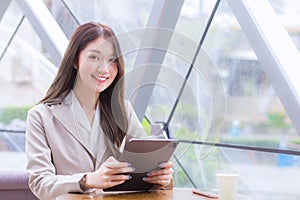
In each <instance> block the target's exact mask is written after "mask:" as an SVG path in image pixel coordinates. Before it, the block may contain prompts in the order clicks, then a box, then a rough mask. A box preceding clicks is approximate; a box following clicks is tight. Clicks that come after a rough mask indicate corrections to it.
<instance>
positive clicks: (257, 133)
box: [161, 1, 300, 200]
mask: <svg viewBox="0 0 300 200" xmlns="http://www.w3.org/2000/svg"><path fill="white" fill-rule="evenodd" d="M203 49H204V51H205V52H207V54H208V57H209V58H210V59H211V60H212V62H213V63H214V64H215V66H216V68H217V71H218V73H217V75H218V76H219V77H220V78H221V80H222V83H223V84H224V88H225V93H226V117H225V120H224V124H223V127H222V132H221V137H220V138H219V140H218V141H217V142H220V143H226V144H231V145H242V146H251V147H264V148H274V149H290V150H295V151H299V150H300V145H299V144H300V138H299V134H298V133H297V132H296V130H295V128H294V126H293V124H292V123H291V121H290V119H289V117H288V114H287V113H286V111H285V109H284V107H283V106H282V104H281V102H280V100H279V99H278V97H277V95H276V91H274V88H273V87H272V85H271V83H270V81H269V79H268V77H267V75H266V74H265V73H264V66H261V63H260V62H259V60H258V59H257V58H256V55H255V53H254V51H253V50H252V48H251V44H249V42H248V41H247V38H246V37H245V35H244V33H243V30H241V28H240V26H239V24H238V22H237V20H236V18H235V16H234V15H233V14H232V12H231V10H230V8H229V7H228V5H227V3H226V1H221V3H220V6H219V8H218V10H217V13H216V16H215V17H214V19H213V22H212V25H211V27H210V29H209V31H208V35H207V37H206V39H205V41H204V44H203ZM198 60H199V63H200V66H201V64H203V61H202V59H200V58H198ZM194 73H197V71H193V75H194V76H197V75H195V74H194ZM201 75H202V74H201ZM201 75H200V79H201V78H202V80H205V78H203V76H201ZM161 76H163V75H161ZM189 81H192V80H189ZM191 83H192V82H191ZM190 85H193V86H194V87H195V86H196V84H190ZM200 85H201V84H200ZM204 85H205V84H204ZM206 86H207V85H206ZM203 91H204V93H203ZM208 91H209V92H211V95H210V96H209V95H208V97H212V94H214V93H215V92H216V91H215V90H208ZM199 95H200V96H202V97H203V96H205V87H201V89H200V92H199ZM187 97H190V96H189V94H188V95H187ZM200 98H201V97H200ZM190 99H191V98H190ZM190 99H189V100H187V101H186V103H187V104H188V105H191V107H193V108H194V109H195V108H197V107H196V104H195V103H194V102H193V101H190ZM208 99H209V98H208ZM182 102H183V99H182ZM201 105H202V106H200V109H203V108H205V106H206V107H207V106H208V105H209V104H201ZM212 105H213V104H212ZM208 107H209V106H208ZM212 110H213V109H211V110H208V112H207V113H208V114H209V113H210V114H211V113H212V112H211V111H212ZM176 112H178V113H176V114H177V115H180V114H181V115H182V112H187V111H186V109H184V111H182V110H180V109H178V110H177V111H176ZM207 113H206V114H207ZM175 116H176V115H175ZM190 116H191V115H190ZM198 117H199V116H198ZM207 118H208V116H205V117H204V118H201V115H200V119H201V120H200V122H204V120H203V119H207ZM215 118H218V117H217V116H216V115H213V116H212V117H211V119H215ZM172 120H173V119H172ZM189 121H191V122H193V121H192V120H189ZM174 122H176V117H175V119H174ZM178 122H180V123H184V121H183V122H181V121H180V120H178ZM207 124H209V123H207ZM171 125H172V126H171V128H172V129H174V130H176V123H174V124H173V121H172V123H171ZM209 125H210V126H211V124H209ZM183 127H188V126H187V125H186V124H185V125H184V126H183ZM202 130H206V129H202ZM182 132H184V131H182V130H181V133H182ZM208 132H209V131H208ZM197 133H198V134H199V132H197ZM211 133H213V132H209V134H211ZM186 138H188V137H186ZM190 139H191V140H192V138H190ZM193 139H195V138H193ZM196 139H197V140H198V141H199V142H203V141H204V142H205V140H203V138H201V137H199V138H196ZM194 141H195V140H194ZM181 145H182V146H184V147H182V148H185V153H184V155H182V156H179V161H180V163H177V165H176V172H175V178H174V180H175V185H176V184H178V186H179V187H180V186H185V185H187V186H188V185H191V181H189V180H188V179H187V176H184V173H183V170H181V166H184V168H185V170H186V171H187V172H188V174H189V175H190V176H192V179H193V181H194V182H195V183H196V185H197V187H198V188H203V189H209V188H212V189H213V188H215V186H216V185H215V173H217V172H222V171H225V172H228V171H232V172H237V173H239V174H241V182H240V186H239V192H240V193H242V194H246V195H248V196H250V197H253V198H257V199H271V200H272V199H283V198H285V196H286V197H288V198H289V199H295V200H296V199H297V197H299V192H298V189H296V188H295V187H289V185H290V184H293V185H297V180H298V179H299V178H300V177H299V175H296V171H297V170H299V167H300V165H299V156H293V155H288V154H279V153H264V152H259V151H245V150H242V149H231V148H219V147H217V146H215V147H212V148H211V151H210V152H209V153H208V154H205V155H203V154H202V152H203V146H204V145H195V144H194V145H192V146H189V144H181ZM187 146H188V147H187ZM281 174H282V175H281ZM282 178H283V179H285V180H286V181H285V182H282V181H280V180H281V179H282ZM287 187H289V188H287Z"/></svg>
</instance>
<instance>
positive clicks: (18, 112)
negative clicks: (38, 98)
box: [0, 106, 32, 124]
mask: <svg viewBox="0 0 300 200" xmlns="http://www.w3.org/2000/svg"><path fill="white" fill-rule="evenodd" d="M31 107H32V106H9V107H3V108H0V122H2V123H4V124H8V123H10V122H11V121H12V120H13V119H21V120H23V121H26V118H27V112H28V110H29V109H30V108H31Z"/></svg>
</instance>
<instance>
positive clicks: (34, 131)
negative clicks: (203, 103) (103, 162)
mask: <svg viewBox="0 0 300 200" xmlns="http://www.w3.org/2000/svg"><path fill="white" fill-rule="evenodd" d="M39 111H40V110H39ZM39 111H37V110H34V109H32V110H30V111H29V112H28V116H27V126H26V155H27V159H28V163H27V172H28V173H29V187H30V189H31V190H32V192H33V193H34V194H35V195H36V196H37V197H38V198H39V199H46V200H47V199H55V197H57V196H58V195H61V194H64V193H68V192H83V191H82V190H81V189H80V186H79V180H80V179H81V178H82V177H83V175H84V173H78V174H74V175H56V170H55V166H54V165H53V163H52V160H51V149H50V147H49V145H48V141H47V134H46V133H45V131H44V127H43V118H42V117H41V111H40V112H39Z"/></svg>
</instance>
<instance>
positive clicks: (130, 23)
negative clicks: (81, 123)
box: [0, 0, 300, 200]
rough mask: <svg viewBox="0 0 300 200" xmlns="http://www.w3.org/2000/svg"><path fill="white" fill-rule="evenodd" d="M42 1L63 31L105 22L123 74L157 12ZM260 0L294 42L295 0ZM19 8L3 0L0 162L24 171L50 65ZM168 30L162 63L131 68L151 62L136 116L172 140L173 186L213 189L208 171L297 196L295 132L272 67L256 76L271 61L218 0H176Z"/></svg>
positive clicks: (254, 190)
mask: <svg viewBox="0 0 300 200" xmlns="http://www.w3.org/2000/svg"><path fill="white" fill-rule="evenodd" d="M249 1H250V0H249ZM43 2H44V3H45V5H47V7H48V9H49V10H50V12H51V13H52V16H53V18H54V19H55V20H56V21H57V23H58V24H59V26H60V28H61V29H62V30H63V32H64V33H65V35H66V36H67V37H68V38H69V37H70V36H71V34H72V32H73V31H74V29H75V27H77V26H78V25H79V24H82V23H84V22H87V21H98V22H100V23H104V24H108V25H109V26H111V27H112V28H113V29H114V30H115V32H116V34H117V36H118V37H119V39H120V42H121V47H122V48H123V50H124V57H125V61H126V72H128V74H127V75H129V73H131V72H132V71H133V69H134V68H135V67H136V66H134V65H135V61H136V60H137V52H138V49H139V47H140V46H141V44H142V43H143V42H144V41H146V40H145V39H144V38H143V37H144V36H145V34H144V33H145V32H147V29H145V28H153V27H147V24H148V23H149V21H151V19H150V20H149V16H150V14H151V12H154V13H155V12H157V11H155V10H152V6H153V5H154V4H155V3H156V2H155V1H147V0H142V1H140V0H139V1H131V0H125V1H117V0H112V1H92V0H89V1H81V0H76V1H74V0H65V1H57V0H44V1H43ZM228 2H229V1H228ZM265 2H270V3H271V5H272V7H273V9H274V11H275V12H276V13H277V15H278V18H277V19H270V20H281V21H282V25H283V26H284V27H285V28H286V30H287V32H288V33H289V35H290V37H291V39H292V40H293V42H294V44H295V46H297V48H298V49H299V48H300V39H299V30H300V29H299V27H300V25H299V23H298V21H299V20H298V21H297V19H299V16H298V15H299V1H298V0H268V1H267V0H265ZM18 5H19V4H18V3H17V1H14V0H12V1H11V3H10V5H9V7H8V9H7V10H6V11H5V13H4V16H3V17H2V18H1V21H0V30H1V33H3V34H0V55H1V57H0V67H1V71H0V88H1V99H0V160H9V162H1V163H0V168H6V169H7V168H18V169H19V168H22V169H24V168H25V164H26V158H25V153H24V148H25V147H24V144H25V137H24V130H25V120H26V114H27V110H28V109H29V108H30V107H31V106H33V105H34V104H35V103H36V102H37V101H38V100H39V99H40V98H41V97H42V96H43V95H44V93H45V91H46V89H47V88H48V86H49V84H50V83H51V81H52V78H53V74H54V73H55V69H56V67H57V66H54V65H53V64H52V63H51V62H50V61H49V60H48V58H47V57H48V54H47V51H46V50H45V47H44V42H45V41H42V40H40V39H39V38H40V35H38V34H41V33H36V32H35V30H36V29H35V27H34V25H32V24H31V21H29V20H28V19H27V18H26V16H24V14H23V12H22V9H21V8H20V7H19V6H18ZM168 5H170V4H166V6H168ZM155 14H158V15H159V16H161V17H164V15H163V14H162V13H155ZM170 20H172V19H170ZM44 25H45V24H44ZM168 31H170V32H172V33H173V34H172V37H171V40H170V44H169V45H168V47H167V49H163V50H162V51H161V52H162V53H163V54H164V55H163V57H164V59H163V61H162V62H160V61H159V62H158V63H146V65H145V66H142V68H139V70H143V68H147V67H153V68H156V67H157V68H159V70H157V71H159V74H158V77H157V79H156V82H155V83H154V84H155V86H154V89H153V92H152V94H151V96H150V99H149V103H148V107H147V109H146V111H145V118H146V119H147V120H148V121H149V123H151V124H159V125H161V126H162V127H164V130H165V132H166V133H168V137H174V138H178V139H180V140H181V143H180V145H179V148H178V149H177V151H176V154H175V157H174V158H173V161H174V162H175V172H174V182H175V186H176V187H197V188H200V189H203V190H206V189H210V190H214V189H215V187H216V180H215V173H217V172H237V173H239V174H240V175H241V176H240V180H239V193H242V194H245V195H248V196H250V197H252V198H253V199H270V200H275V199H289V200H294V199H295V200H296V199H298V198H299V196H300V192H299V190H298V189H297V188H296V187H297V182H298V180H299V178H300V177H299V175H298V174H299V173H297V171H299V168H300V158H299V155H300V136H299V133H298V132H297V130H296V129H295V126H294V125H293V123H292V122H291V119H290V117H289V115H288V114H287V112H286V109H285V107H284V106H283V104H282V103H281V100H280V98H279V95H278V94H277V93H276V88H274V87H273V86H272V81H271V78H270V75H272V74H266V73H265V69H266V67H268V68H269V67H276V66H264V65H263V64H262V62H261V61H260V60H259V59H258V56H256V53H255V51H254V48H253V45H254V44H252V43H250V42H249V41H248V38H247V37H246V34H245V32H244V30H243V29H242V28H241V26H240V25H239V23H238V19H237V17H236V16H235V15H234V14H233V12H232V9H231V7H230V6H229V5H228V3H227V1H226V0H220V1H219V0H214V1H213V0H200V1H193V0H185V1H184V3H183V6H182V9H181V12H180V15H179V18H178V20H176V26H175V28H174V30H168ZM149 39H151V38H149ZM160 50H161V49H160ZM286 51H288V49H287V50H286ZM141 52H142V51H141ZM145 52H147V49H146V50H145ZM158 52H159V51H158ZM133 78H141V77H133ZM145 91H147V90H145Z"/></svg>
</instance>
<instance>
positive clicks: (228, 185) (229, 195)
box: [216, 173, 240, 200]
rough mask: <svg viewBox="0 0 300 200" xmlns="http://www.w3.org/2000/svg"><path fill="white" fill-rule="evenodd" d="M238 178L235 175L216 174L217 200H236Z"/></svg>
mask: <svg viewBox="0 0 300 200" xmlns="http://www.w3.org/2000/svg"><path fill="white" fill-rule="evenodd" d="M239 176H240V175H239V174H235V173H218V174H216V178H217V189H218V196H219V200H235V199H236V194H237V186H238V178H239Z"/></svg>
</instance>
